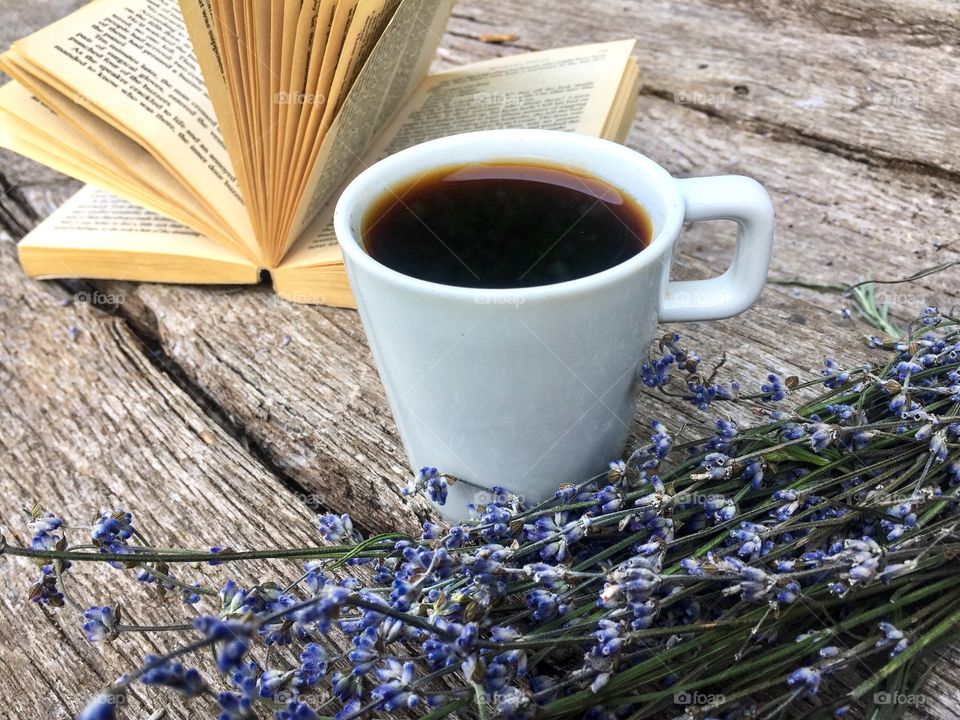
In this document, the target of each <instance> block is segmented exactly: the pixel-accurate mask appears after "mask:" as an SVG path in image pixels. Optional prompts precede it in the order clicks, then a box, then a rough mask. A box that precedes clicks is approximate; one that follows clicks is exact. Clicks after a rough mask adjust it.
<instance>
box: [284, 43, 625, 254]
mask: <svg viewBox="0 0 960 720" xmlns="http://www.w3.org/2000/svg"><path fill="white" fill-rule="evenodd" d="M634 43H635V41H634V40H620V41H614V42H608V43H597V44H592V45H581V46H578V47H570V48H561V49H557V50H543V51H540V52H535V53H528V54H525V55H514V56H511V57H506V58H498V59H496V60H488V61H485V62H479V63H474V64H471V65H465V66H463V67H460V68H456V69H454V70H449V71H446V72H442V73H436V74H434V75H430V76H428V77H426V78H425V79H424V80H423V82H422V83H421V84H420V86H419V87H418V88H417V91H416V92H415V93H414V95H413V96H412V97H411V98H410V100H409V101H408V102H407V103H405V104H404V106H403V108H402V110H401V111H400V112H399V113H397V116H396V117H395V118H394V119H393V120H392V121H391V122H390V123H389V124H388V125H387V126H386V127H385V128H384V130H383V132H382V133H381V135H380V136H379V137H378V139H377V140H376V141H375V142H374V143H372V145H371V146H370V149H369V150H368V152H367V153H366V155H365V156H364V157H363V159H362V160H361V161H360V162H359V163H357V165H358V169H362V168H364V167H368V166H369V165H372V164H373V163H374V162H376V161H377V160H379V159H381V158H383V157H386V156H387V155H392V154H394V153H395V152H398V151H400V150H403V149H404V148H407V147H410V146H412V145H416V144H418V143H421V142H426V141H427V140H432V139H434V138H438V137H443V136H445V135H452V134H455V133H461V132H470V131H474V130H492V129H496V128H510V127H515V128H522V127H526V128H543V129H550V130H564V131H569V132H579V133H583V134H586V135H597V136H602V134H603V132H604V130H605V128H606V126H607V125H608V117H610V115H611V111H612V109H613V108H614V106H615V104H617V101H618V98H619V97H620V95H621V94H622V93H621V91H620V88H621V85H622V80H623V78H624V76H625V75H628V76H629V75H630V74H631V73H630V71H629V68H630V67H633V66H634V64H633V60H632V58H631V57H630V53H631V51H632V50H633V46H634ZM630 107H632V105H631V106H630ZM618 120H619V119H618ZM610 125H611V127H612V128H614V131H619V128H620V122H619V121H618V122H617V123H610ZM330 217H331V215H330V212H329V210H328V211H327V212H325V213H323V214H321V215H320V216H318V217H317V218H316V219H315V220H314V222H313V223H312V224H311V225H310V226H309V227H308V228H306V229H305V230H304V232H303V234H302V236H301V238H300V239H299V241H298V242H297V244H296V246H295V247H294V248H293V249H292V250H291V251H290V253H289V254H288V255H287V257H286V258H285V259H284V262H283V263H282V265H281V267H280V269H279V270H291V269H293V268H297V267H305V266H310V265H323V264H330V263H339V262H342V258H341V256H340V250H339V248H338V247H337V242H336V236H335V235H334V233H333V228H332V226H331V225H330V222H329V219H330Z"/></svg>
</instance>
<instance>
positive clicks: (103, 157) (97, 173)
mask: <svg viewBox="0 0 960 720" xmlns="http://www.w3.org/2000/svg"><path fill="white" fill-rule="evenodd" d="M68 104H69V103H68ZM73 107H74V109H76V110H78V111H80V110H82V109H81V108H80V107H79V106H76V105H74V106H73ZM88 115H89V113H88ZM0 117H2V118H3V127H2V128H0V145H3V146H4V147H7V148H8V149H10V150H13V151H14V152H19V153H20V154H22V155H25V156H27V157H30V158H33V159H35V160H38V161H40V162H43V163H44V164H45V165H50V166H51V167H53V168H55V169H57V170H59V171H60V172H63V173H65V174H67V175H70V176H72V177H75V178H77V179H79V180H82V181H84V182H92V183H94V184H97V185H100V186H101V187H104V188H106V189H107V190H110V191H112V192H115V193H117V194H119V195H121V196H123V197H126V198H127V199H130V200H133V201H135V202H140V203H143V204H145V205H146V206H147V207H150V208H151V209H153V210H156V211H157V212H162V213H165V214H167V215H170V216H171V217H174V218H176V219H177V220H179V221H180V222H183V223H185V224H187V225H190V226H191V227H194V228H196V229H197V230H199V231H200V232H202V233H204V234H206V235H209V236H211V237H214V238H220V239H222V240H223V242H224V243H225V244H232V243H231V242H230V239H229V238H225V237H224V234H225V233H226V232H227V231H226V230H225V229H224V228H223V227H222V226H221V225H219V224H218V222H217V220H216V218H214V217H213V216H211V215H210V214H209V213H208V212H206V210H205V209H204V208H203V207H202V206H200V205H199V203H197V201H196V198H194V197H193V196H192V195H190V194H189V193H187V192H186V191H185V190H184V188H183V187H182V186H180V185H177V184H176V183H175V182H173V179H172V178H170V177H169V176H167V175H166V172H165V171H164V170H163V169H162V167H160V166H159V165H157V164H156V161H154V160H153V158H151V157H150V156H149V155H147V154H146V153H143V155H144V156H145V158H141V156H140V155H138V154H133V155H128V156H127V157H126V158H124V157H123V156H120V157H118V156H117V155H111V154H108V153H107V152H105V151H104V149H103V146H102V145H98V144H97V143H96V142H94V141H93V140H91V139H90V136H89V135H87V134H84V133H83V132H81V131H80V130H79V129H78V128H77V127H76V126H75V125H74V124H71V123H70V122H68V121H67V120H65V119H64V118H62V117H60V116H59V115H57V114H56V113H55V112H54V111H52V110H51V109H50V108H48V107H46V106H45V105H43V104H42V103H41V102H40V101H39V100H38V99H37V98H35V97H34V96H33V95H31V93H30V92H29V91H28V90H27V89H26V88H24V87H23V86H22V85H20V84H19V83H18V82H16V81H14V82H10V83H7V84H6V85H4V86H3V87H0ZM90 120H91V121H92V122H93V123H94V124H99V125H101V126H103V127H104V128H107V129H109V130H110V131H113V132H116V131H115V130H113V128H110V126H108V125H106V123H104V122H103V121H102V120H100V119H99V118H96V117H95V116H92V115H91V116H90ZM121 137H123V139H125V140H127V138H126V137H125V136H121ZM135 147H136V148H137V149H139V146H135ZM114 148H116V146H114ZM141 152H142V150H141ZM137 158H140V159H146V160H149V161H151V162H148V163H139V162H138V160H137ZM151 163H152V164H151ZM147 165H149V170H150V171H151V172H146V170H147V167H145V166H147ZM153 171H156V172H155V173H154V172H153ZM145 176H146V177H149V178H150V179H151V180H152V181H153V182H147V181H145V179H144V177H145ZM165 180H169V182H167V183H165V182H164V181H165ZM157 181H159V182H157ZM165 191H166V192H165Z"/></svg>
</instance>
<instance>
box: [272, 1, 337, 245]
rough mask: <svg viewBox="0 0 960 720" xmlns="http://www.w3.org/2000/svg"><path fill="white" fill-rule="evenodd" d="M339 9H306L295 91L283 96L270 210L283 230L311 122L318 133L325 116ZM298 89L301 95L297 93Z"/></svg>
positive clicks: (316, 4) (323, 5) (317, 5)
mask: <svg viewBox="0 0 960 720" xmlns="http://www.w3.org/2000/svg"><path fill="white" fill-rule="evenodd" d="M337 7H338V2H337V0H313V3H312V4H305V5H304V6H303V11H302V12H301V17H300V20H299V21H298V29H297V35H298V43H297V45H296V48H295V56H294V60H293V62H294V65H293V68H292V72H293V74H294V82H293V83H292V85H291V88H293V90H292V91H291V92H290V93H288V94H287V95H286V96H284V99H285V100H286V102H287V105H288V110H287V113H288V114H287V118H286V124H285V126H284V127H283V128H282V135H281V137H282V140H281V142H280V143H278V144H279V147H281V148H282V150H281V152H280V156H279V158H278V160H279V162H278V164H277V166H276V167H277V180H276V184H277V188H278V192H277V193H275V195H274V204H273V206H272V207H271V211H272V213H271V226H272V227H274V228H276V227H280V226H281V223H282V221H283V218H284V217H286V216H287V215H288V214H289V208H290V205H291V201H292V200H293V199H294V197H293V196H292V195H291V192H290V188H292V187H296V186H297V184H298V183H299V182H300V180H301V178H302V173H301V174H296V170H295V169H296V167H297V164H298V158H299V155H300V148H301V147H302V146H303V144H304V138H306V137H308V134H307V133H308V128H309V127H310V124H311V119H312V118H315V117H316V118H317V120H316V121H315V123H314V132H316V127H319V123H320V118H321V117H322V116H323V107H324V105H325V103H326V96H325V95H324V94H323V93H322V92H321V91H320V89H319V87H318V85H319V83H320V81H321V76H322V74H323V65H324V62H325V60H324V57H325V52H326V48H327V43H328V40H329V39H330V33H331V28H332V27H333V23H334V16H335V14H336V11H337ZM308 11H309V14H308ZM335 60H336V58H334V61H335ZM297 88H299V92H297V91H296V89H297ZM281 240H282V237H278V238H276V239H275V241H276V243H275V245H276V247H277V248H278V247H279V245H280V241H281ZM275 249H276V248H275Z"/></svg>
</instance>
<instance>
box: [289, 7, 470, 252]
mask: <svg viewBox="0 0 960 720" xmlns="http://www.w3.org/2000/svg"><path fill="white" fill-rule="evenodd" d="M452 6H453V0H403V2H401V3H400V6H399V7H398V8H397V11H396V12H395V13H394V15H393V19H392V20H391V21H390V23H389V25H387V29H386V30H385V31H384V33H383V35H382V36H381V37H380V40H379V41H378V42H377V45H376V47H374V49H373V51H372V52H371V53H370V56H369V57H368V58H367V61H366V63H364V66H363V69H362V70H361V71H360V74H359V75H358V76H357V79H356V81H355V82H354V83H353V86H352V87H351V89H350V92H349V93H348V94H347V98H346V100H344V102H343V106H342V107H341V109H340V112H339V113H337V117H336V119H335V120H334V121H333V123H332V125H331V126H330V130H329V131H328V132H327V134H326V136H325V137H324V140H323V143H322V145H321V147H320V148H319V151H318V155H317V158H316V159H315V161H314V162H313V165H312V166H311V168H310V172H309V173H308V177H307V178H306V180H305V182H304V183H303V189H302V192H300V193H298V196H299V198H300V199H299V206H298V208H297V212H296V215H295V216H294V218H293V222H292V223H290V230H289V231H288V232H287V233H285V234H286V240H285V242H284V244H283V247H284V249H285V248H287V247H288V246H289V245H290V243H291V242H292V241H293V239H295V238H297V237H299V236H300V234H301V232H302V230H303V229H304V228H305V227H306V226H307V224H308V223H309V222H310V220H311V219H313V218H314V217H315V216H316V215H317V213H318V212H319V211H320V210H321V209H322V208H323V206H324V205H325V204H326V203H327V202H328V201H329V200H330V198H331V197H332V196H333V193H334V192H336V190H337V188H338V187H340V185H341V184H342V183H343V181H344V179H345V178H346V177H347V176H348V175H349V174H350V171H351V169H352V168H353V167H354V166H355V165H356V163H357V160H358V159H359V158H360V156H361V154H362V153H363V152H364V150H365V148H367V146H368V145H369V144H370V142H371V141H372V140H373V138H374V137H375V135H376V133H377V132H378V131H379V129H380V128H382V127H383V126H384V125H385V124H386V122H387V120H388V119H389V118H390V117H392V116H393V115H394V113H395V112H396V111H397V109H398V108H399V107H400V105H401V104H403V102H404V100H405V99H406V98H408V97H409V96H410V94H411V93H412V92H413V90H414V89H415V88H416V86H417V83H418V82H419V81H420V79H421V78H422V77H423V75H424V74H425V73H426V71H427V68H428V67H429V65H430V62H431V61H432V59H433V56H434V54H435V53H436V49H437V46H438V45H439V44H440V39H441V37H442V35H443V28H444V26H445V25H446V23H447V18H448V16H449V14H450V10H451V8H452Z"/></svg>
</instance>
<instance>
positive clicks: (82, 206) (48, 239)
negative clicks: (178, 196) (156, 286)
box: [17, 186, 259, 284]
mask: <svg viewBox="0 0 960 720" xmlns="http://www.w3.org/2000/svg"><path fill="white" fill-rule="evenodd" d="M17 251H18V253H19V255H20V263H21V265H23V268H24V270H25V271H26V273H27V274H28V275H30V276H33V277H85V278H107V279H118V280H139V281H148V282H151V281H152V282H175V283H176V282H182V283H218V284H224V283H255V282H257V280H258V275H259V271H258V269H257V267H256V265H254V264H253V263H252V262H250V260H248V259H247V258H245V257H243V256H242V255H240V254H239V253H234V252H231V251H230V250H227V249H226V248H224V247H222V246H221V245H219V244H218V243H215V242H214V241H212V240H210V239H208V238H205V237H203V236H202V235H200V234H198V233H197V232H195V231H194V230H191V229H190V228H188V227H186V226H184V225H180V224H179V223H177V222H175V221H174V220H170V219H169V218H165V217H163V216H162V215H158V214H156V213H153V212H150V211H149V210H147V209H145V208H142V207H140V206H138V205H133V204H131V203H128V202H126V201H124V200H121V199H120V198H117V197H115V196H113V195H111V194H110V193H107V192H104V191H102V190H99V189H97V188H94V187H92V186H87V187H85V188H84V189H82V190H80V192H78V193H77V194H76V195H74V196H73V197H72V198H70V199H69V200H67V202H66V203H64V204H63V205H62V206H61V207H60V208H58V209H57V210H56V211H54V213H53V214H52V215H50V217H48V218H47V219H46V220H44V222H42V223H41V224H40V225H38V226H37V227H36V228H35V229H34V230H33V231H32V232H31V233H30V234H29V235H27V236H26V237H25V238H24V239H23V240H22V241H21V242H20V244H19V245H18V246H17Z"/></svg>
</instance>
